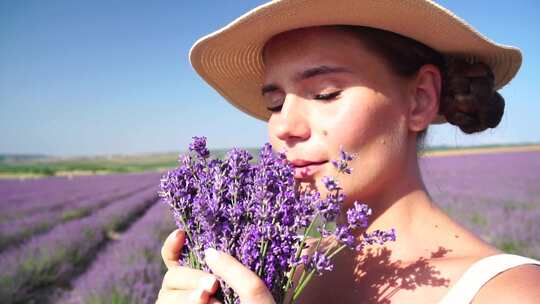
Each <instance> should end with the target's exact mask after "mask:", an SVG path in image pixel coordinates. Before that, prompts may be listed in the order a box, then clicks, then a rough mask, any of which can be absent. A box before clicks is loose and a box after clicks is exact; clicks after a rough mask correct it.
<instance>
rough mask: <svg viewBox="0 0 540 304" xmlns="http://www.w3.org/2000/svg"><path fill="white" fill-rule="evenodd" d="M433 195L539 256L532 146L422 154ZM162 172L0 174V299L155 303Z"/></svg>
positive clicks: (500, 242) (508, 246)
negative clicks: (520, 149)
mask: <svg viewBox="0 0 540 304" xmlns="http://www.w3.org/2000/svg"><path fill="white" fill-rule="evenodd" d="M421 168H422V174H423V177H424V181H425V183H426V186H427V187H428V189H429V191H430V194H431V196H432V197H433V200H434V201H435V202H436V203H437V204H438V205H440V206H441V207H442V208H443V209H444V210H446V211H447V212H448V213H449V214H450V216H452V217H453V218H455V219H456V220H457V221H459V222H460V223H462V224H463V225H465V226H466V227H468V228H469V229H471V230H472V231H474V232H475V233H477V234H478V235H480V236H481V237H482V238H484V239H485V240H487V241H488V242H491V243H492V244H494V245H496V246H497V247H499V248H501V249H502V250H505V251H508V252H513V253H518V254H523V255H527V256H531V257H535V258H539V257H540V186H539V185H540V152H513V153H498V154H495V153H493V154H479V155H461V156H444V157H424V158H422V159H421ZM160 175H161V174H160V173H138V174H111V175H101V176H80V177H74V178H65V177H50V178H43V179H35V180H15V179H13V180H0V303H62V304H71V303H85V304H101V303H117V304H123V303H126V304H127V303H141V304H143V303H154V301H155V297H156V295H157V292H158V290H159V287H160V285H161V279H162V276H163V274H164V271H165V269H164V265H163V264H162V262H161V257H160V248H161V245H162V242H163V240H164V239H165V237H166V235H167V234H168V233H170V232H171V231H172V230H173V229H174V227H175V225H174V223H173V221H172V217H171V216H170V214H169V212H168V210H167V208H166V207H165V206H164V205H163V204H160V203H157V202H158V199H157V195H156V193H157V190H158V184H159V179H160Z"/></svg>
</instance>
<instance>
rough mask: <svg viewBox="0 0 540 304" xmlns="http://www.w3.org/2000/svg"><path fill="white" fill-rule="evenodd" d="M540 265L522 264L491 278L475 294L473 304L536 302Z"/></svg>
mask: <svg viewBox="0 0 540 304" xmlns="http://www.w3.org/2000/svg"><path fill="white" fill-rule="evenodd" d="M538 282H540V266H538V265H532V264H529V265H522V266H518V267H515V268H512V269H510V270H507V271H505V272H503V273H501V274H499V275H497V276H496V277H494V278H493V279H491V280H490V281H489V282H488V283H487V284H486V285H484V287H482V289H480V291H479V292H478V294H477V295H476V297H475V298H474V300H473V302H472V303H474V304H483V303H490V304H496V303H538V299H540V287H539V285H538Z"/></svg>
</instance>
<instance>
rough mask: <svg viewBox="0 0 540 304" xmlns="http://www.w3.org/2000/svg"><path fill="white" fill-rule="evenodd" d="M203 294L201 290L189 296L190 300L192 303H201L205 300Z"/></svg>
mask: <svg viewBox="0 0 540 304" xmlns="http://www.w3.org/2000/svg"><path fill="white" fill-rule="evenodd" d="M203 294H204V290H202V289H200V288H199V289H197V290H195V291H193V292H192V293H191V294H190V295H189V299H190V300H191V302H196V303H199V302H200V301H201V300H202V299H203Z"/></svg>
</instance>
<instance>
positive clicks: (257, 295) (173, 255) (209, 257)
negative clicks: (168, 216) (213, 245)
mask: <svg viewBox="0 0 540 304" xmlns="http://www.w3.org/2000/svg"><path fill="white" fill-rule="evenodd" d="M184 242H185V233H184V232H183V231H181V230H179V229H177V230H175V231H173V232H172V233H171V234H170V235H169V236H168V237H167V239H166V240H165V243H164V245H163V248H162V249H161V256H162V258H163V262H164V263H165V265H166V266H167V268H168V270H167V273H166V274H165V277H164V278H163V284H162V286H161V290H160V291H159V295H158V299H157V302H156V304H169V303H170V304H173V303H174V304H181V303H197V304H199V303H200V304H206V303H208V304H215V303H220V302H219V301H218V300H216V299H215V298H214V297H213V295H214V294H215V292H216V291H217V289H218V287H219V281H218V280H217V278H218V277H219V278H221V279H222V280H223V281H225V282H226V283H227V284H229V286H231V287H232V288H233V289H234V291H235V292H236V293H237V294H238V296H239V297H240V301H241V303H242V304H251V303H261V304H273V303H275V302H274V299H273V298H272V295H271V294H270V292H269V291H268V289H267V288H266V285H264V282H263V281H262V280H261V279H260V278H259V277H258V276H257V275H256V274H255V273H254V272H252V271H251V270H249V269H248V268H246V267H245V266H243V265H242V264H241V263H240V262H238V261H237V260H236V259H235V258H233V257H232V256H230V255H228V254H226V253H223V252H219V251H216V250H213V249H209V250H207V251H206V252H205V255H206V264H207V265H208V267H210V269H212V271H213V273H214V274H210V273H207V272H204V271H201V270H196V269H192V268H189V267H184V266H180V263H179V262H178V259H179V258H180V253H181V252H182V247H183V245H184Z"/></svg>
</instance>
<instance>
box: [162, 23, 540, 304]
mask: <svg viewBox="0 0 540 304" xmlns="http://www.w3.org/2000/svg"><path fill="white" fill-rule="evenodd" d="M264 62H265V71H264V84H263V87H261V94H263V96H264V100H265V104H264V106H265V107H268V108H269V109H271V110H272V111H273V114H272V116H271V118H270V119H269V121H268V134H269V140H270V142H271V143H272V145H273V147H274V148H275V149H276V150H278V151H282V150H285V151H286V153H287V158H288V159H289V160H291V161H292V162H293V163H296V165H297V166H298V168H299V169H298V170H296V172H295V175H296V177H297V178H298V181H299V182H300V184H301V186H315V187H316V188H318V189H319V190H321V192H324V186H322V185H321V183H320V182H319V181H320V179H321V178H322V177H323V176H325V175H336V171H335V169H334V168H333V166H332V165H331V163H329V161H330V160H333V159H337V158H338V157H339V149H340V146H342V147H343V149H344V150H345V151H347V152H350V153H354V154H356V155H357V157H356V158H355V160H354V161H352V162H351V163H350V166H351V167H352V168H353V173H352V174H351V175H349V176H345V175H339V176H337V177H338V178H339V181H340V182H341V185H342V187H343V189H344V191H345V193H346V195H347V196H348V200H347V201H346V203H345V204H344V206H343V210H342V212H345V211H346V209H347V207H349V206H350V205H351V203H352V202H353V201H354V200H359V201H361V202H365V203H367V204H369V206H370V207H371V208H372V209H373V211H374V214H373V216H372V217H371V224H370V226H369V227H368V231H372V230H374V229H388V228H395V229H396V231H397V240H396V242H390V243H387V244H385V245H384V246H379V247H374V249H372V250H370V251H364V252H354V251H351V250H346V251H343V252H341V253H340V254H339V255H337V256H336V257H335V258H334V263H335V268H334V270H333V271H331V272H327V273H325V274H324V276H322V277H315V278H314V279H313V280H312V281H311V282H310V284H308V286H307V288H306V290H305V291H304V292H303V293H302V296H301V297H300V299H299V301H298V303H384V304H386V303H437V302H438V301H439V300H440V299H441V298H442V297H443V296H444V295H445V294H446V293H447V291H448V289H449V288H451V287H452V285H453V284H454V283H455V281H456V280H457V279H459V277H460V276H461V275H462V274H463V272H464V271H465V270H466V269H467V268H468V267H469V266H470V265H471V264H472V263H474V262H475V261H477V260H479V259H481V258H483V257H485V256H489V255H493V254H496V253H499V252H498V251H497V250H496V249H495V248H493V247H492V246H490V245H488V244H487V243H485V242H483V241H482V240H480V239H479V238H478V237H476V236H474V235H473V234H472V233H470V232H469V231H467V230H466V229H465V228H463V227H461V226H460V225H458V224H457V223H455V222H454V221H452V220H451V219H450V218H449V217H448V216H447V215H446V214H445V213H444V212H442V211H441V210H440V209H439V208H437V207H436V205H435V204H434V203H433V202H432V201H431V199H430V197H429V194H428V193H427V191H426V189H425V186H424V184H423V182H422V177H421V175H420V170H419V167H418V159H417V150H416V149H417V148H416V136H417V134H418V132H419V131H421V130H424V129H425V128H426V127H428V126H429V124H430V122H431V121H432V120H433V118H434V117H435V116H436V113H437V110H438V106H439V95H440V91H441V75H440V72H439V70H438V69H437V68H436V67H434V66H432V65H425V66H423V67H421V68H420V70H419V71H418V72H417V74H416V75H414V76H412V77H410V78H402V77H398V76H396V75H395V74H394V73H393V72H392V71H391V70H390V69H389V67H388V66H387V64H386V62H385V61H384V60H383V59H382V57H380V56H379V55H377V54H376V53H373V52H372V51H369V50H368V49H367V48H366V47H365V46H364V45H363V44H362V42H361V41H360V40H359V39H358V38H357V37H353V36H351V34H347V33H344V32H337V31H335V30H331V29H328V28H308V29H302V30H295V31H290V32H286V33H283V34H280V35H278V36H276V37H274V38H273V39H271V40H270V41H269V42H268V43H267V45H266V47H265V52H264ZM309 164H311V166H307V167H306V165H309ZM427 178H429V177H427ZM357 233H358V234H360V233H361V231H358V232H357ZM184 240H185V233H182V232H180V233H177V231H174V232H173V233H171V235H170V237H169V238H167V240H166V241H165V244H164V246H163V248H162V257H163V260H164V262H165V264H166V266H167V268H168V271H167V274H166V275H165V277H164V279H163V287H162V289H161V290H160V293H159V298H158V301H157V302H156V303H158V304H168V303H171V304H172V303H212V304H215V303H218V301H217V300H216V299H215V298H214V297H213V296H214V293H215V292H216V290H217V288H218V282H217V281H216V277H220V278H221V279H223V280H224V281H225V282H227V283H228V284H229V285H230V286H232V288H233V289H234V290H235V291H236V292H237V294H238V295H239V297H240V300H241V302H242V303H259V304H272V303H274V300H273V299H272V297H271V295H270V292H269V291H268V290H267V289H266V287H265V286H264V283H263V282H262V281H261V280H260V279H259V278H258V277H257V276H256V274H255V273H253V272H252V271H250V270H249V269H247V268H245V267H243V266H242V265H241V264H240V263H239V262H238V261H237V260H236V259H234V258H233V257H232V256H230V255H227V254H225V253H219V252H217V253H216V254H214V255H212V256H210V255H209V254H208V253H207V254H206V256H207V259H206V262H207V265H209V267H210V268H211V269H212V271H213V274H209V273H206V272H203V271H200V270H194V269H190V268H188V267H184V266H180V265H179V263H178V259H179V257H180V252H181V250H182V246H183V243H184ZM210 257H211V258H210ZM539 281H540V270H539V269H538V267H537V266H532V265H524V266H519V267H516V268H514V269H511V270H508V271H506V272H504V273H503V274H501V275H498V276H497V277H495V278H494V279H492V280H490V281H489V282H488V283H487V284H486V285H485V286H484V287H482V289H481V290H480V292H479V293H478V294H477V296H476V298H475V299H474V300H473V303H490V304H492V303H536V302H535V301H537V299H538V298H540V290H539V289H538V287H537V286H536V284H537V283H536V282H539Z"/></svg>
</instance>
